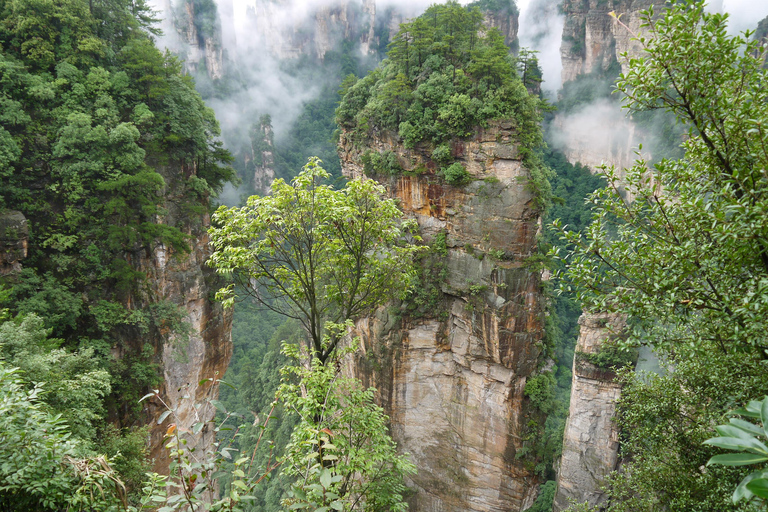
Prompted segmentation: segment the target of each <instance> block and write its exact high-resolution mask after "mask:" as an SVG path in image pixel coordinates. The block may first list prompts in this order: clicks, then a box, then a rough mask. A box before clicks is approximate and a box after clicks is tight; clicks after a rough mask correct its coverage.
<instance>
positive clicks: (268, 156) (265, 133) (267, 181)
mask: <svg viewBox="0 0 768 512" xmlns="http://www.w3.org/2000/svg"><path fill="white" fill-rule="evenodd" d="M252 137H255V138H258V139H260V140H259V141H257V140H253V139H252V140H251V147H250V150H251V151H250V155H249V154H246V155H245V166H246V168H248V166H249V163H250V162H251V161H255V160H256V156H257V152H258V156H259V160H260V161H261V164H256V165H254V170H253V190H254V191H255V192H256V193H258V194H267V193H269V189H270V187H271V186H272V182H273V181H274V179H275V156H274V153H273V147H274V144H273V140H274V133H273V131H272V125H271V124H270V123H269V121H268V120H266V119H262V120H261V122H260V123H259V128H258V132H257V133H255V134H253V135H252ZM258 142H260V143H258Z"/></svg>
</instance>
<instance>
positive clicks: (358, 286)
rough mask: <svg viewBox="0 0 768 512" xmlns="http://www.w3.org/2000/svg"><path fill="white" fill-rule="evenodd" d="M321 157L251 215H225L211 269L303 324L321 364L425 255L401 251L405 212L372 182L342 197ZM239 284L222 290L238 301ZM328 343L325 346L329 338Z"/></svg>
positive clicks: (256, 203)
mask: <svg viewBox="0 0 768 512" xmlns="http://www.w3.org/2000/svg"><path fill="white" fill-rule="evenodd" d="M328 177H329V175H328V173H326V172H325V171H324V170H323V169H322V168H321V167H320V166H319V162H318V161H317V160H316V159H313V160H310V162H309V163H308V164H307V165H306V166H305V167H304V169H303V171H302V172H301V173H300V174H299V175H298V176H297V177H296V178H295V179H294V180H293V183H292V185H289V184H287V183H285V182H284V181H282V180H276V181H275V182H274V183H273V185H272V194H271V195H270V196H266V197H258V196H253V197H251V198H250V199H249V200H248V205H247V206H245V207H243V208H225V207H221V208H220V209H219V210H218V211H217V212H216V214H215V216H214V220H215V222H217V223H218V224H219V225H220V227H216V228H212V229H211V242H212V244H213V246H214V247H215V249H216V250H215V252H214V253H213V255H212V256H211V259H210V264H211V266H213V267H214V268H216V270H217V271H218V272H220V273H224V274H232V275H234V276H235V277H236V278H237V279H239V280H240V281H241V284H242V286H243V289H247V290H248V291H249V293H251V295H252V296H253V297H254V298H255V299H256V300H257V301H259V302H260V303H261V304H262V305H264V306H265V307H267V308H270V309H273V310H274V311H277V312H280V313H282V314H285V315H286V316H288V317H290V318H294V319H296V320H297V321H299V322H300V323H301V325H302V327H303V328H304V329H306V332H308V333H309V336H310V341H311V343H312V353H313V356H315V357H319V358H320V359H321V361H325V360H326V359H328V357H329V356H330V354H331V353H332V352H333V350H334V349H335V347H336V345H337V344H338V342H339V341H340V339H341V334H342V331H337V332H332V333H330V337H329V338H325V335H326V334H327V333H329V331H328V330H327V329H326V328H325V326H326V323H327V322H330V323H331V324H339V323H343V322H345V321H346V320H348V319H353V318H357V317H358V316H359V315H361V314H363V313H365V312H367V311H370V310H371V308H374V307H376V306H378V305H380V304H381V303H382V302H383V301H384V300H385V299H386V298H387V297H388V295H390V294H391V293H393V291H394V290H397V289H398V288H400V287H401V286H402V284H403V283H407V282H409V281H410V279H411V274H412V272H413V271H412V268H411V266H410V260H411V255H412V253H413V252H414V251H415V250H416V248H415V247H414V246H412V245H410V244H407V243H402V240H401V239H402V237H403V235H404V234H405V233H404V232H403V230H402V229H401V225H400V223H401V220H400V219H401V213H400V211H399V210H398V209H397V206H395V203H394V201H392V200H390V199H385V198H384V188H383V187H382V186H381V185H378V184H376V183H375V182H374V181H372V180H368V179H355V180H352V181H350V182H349V183H348V184H347V186H346V188H344V189H342V190H339V191H335V190H333V188H332V187H330V186H328V185H321V184H320V182H321V180H323V179H327V178H328ZM232 289H233V286H230V287H229V288H228V289H224V290H222V292H221V294H222V295H223V296H225V297H226V296H228V295H230V297H229V299H228V300H229V303H231V302H232V297H231V291H232ZM324 339H328V340H329V344H328V345H324V342H323V340H324Z"/></svg>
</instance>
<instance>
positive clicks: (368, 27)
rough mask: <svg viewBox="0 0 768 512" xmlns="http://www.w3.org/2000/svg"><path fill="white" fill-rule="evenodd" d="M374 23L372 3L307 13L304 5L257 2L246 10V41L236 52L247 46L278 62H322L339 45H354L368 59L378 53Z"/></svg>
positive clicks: (347, 2) (345, 1)
mask: <svg viewBox="0 0 768 512" xmlns="http://www.w3.org/2000/svg"><path fill="white" fill-rule="evenodd" d="M377 21H378V20H377V19H376V3H375V0H362V1H359V0H358V1H355V0H341V1H339V2H338V3H327V4H324V5H319V6H316V7H314V8H311V9H309V10H308V9H307V6H306V5H305V4H300V3H294V4H292V3H276V2H272V1H269V0H259V1H257V2H255V4H254V5H253V6H252V7H251V8H249V10H248V16H247V19H246V20H245V23H244V24H243V28H242V30H243V32H244V33H248V34H250V38H248V39H250V40H249V41H247V42H244V43H243V46H242V47H239V48H238V50H239V51H241V52H243V51H245V50H247V48H246V47H245V45H250V47H252V48H264V49H266V50H267V51H268V52H269V53H270V54H271V55H272V56H273V57H276V58H278V59H294V58H298V57H300V56H302V55H306V56H311V57H315V58H318V59H322V58H324V57H325V54H326V53H327V52H329V51H331V50H333V49H336V48H337V47H338V46H339V44H340V43H341V42H342V41H356V42H357V43H358V44H359V45H360V51H361V54H362V55H369V54H372V53H375V51H377V50H378V43H379V40H378V37H377V36H376V33H375V29H376V23H377ZM241 39H244V40H245V39H246V38H245V37H243V38H241Z"/></svg>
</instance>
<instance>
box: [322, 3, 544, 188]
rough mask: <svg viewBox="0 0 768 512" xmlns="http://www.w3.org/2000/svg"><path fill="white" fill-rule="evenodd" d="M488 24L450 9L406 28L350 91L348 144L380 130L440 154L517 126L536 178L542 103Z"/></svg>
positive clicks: (340, 114) (345, 102) (344, 121)
mask: <svg viewBox="0 0 768 512" xmlns="http://www.w3.org/2000/svg"><path fill="white" fill-rule="evenodd" d="M481 21H482V14H481V12H480V10H479V8H478V7H476V6H475V7H467V8H464V7H462V6H460V5H459V4H458V3H456V2H448V3H446V4H443V5H433V6H431V7H430V8H429V9H427V11H426V12H425V13H424V14H423V15H421V16H420V17H418V18H416V19H414V20H413V21H411V22H408V23H403V24H402V25H401V26H400V30H399V32H398V33H397V35H396V36H395V38H394V39H393V40H392V42H391V43H390V45H389V51H388V54H387V59H386V60H384V61H383V62H382V64H381V65H380V66H379V67H378V68H377V69H375V70H374V71H372V72H371V73H369V74H368V75H367V76H366V77H364V78H362V79H360V80H357V81H353V80H347V81H345V83H344V84H343V86H342V100H341V102H340V104H339V107H338V109H337V110H336V120H337V122H338V123H339V126H340V127H341V129H342V131H343V132H344V134H345V137H348V139H349V140H350V141H352V142H354V143H358V144H364V143H365V141H367V140H368V138H369V137H370V136H371V134H373V133H375V132H376V131H377V130H389V131H391V132H396V133H397V134H398V135H399V137H400V138H401V139H402V141H403V144H404V145H405V146H406V147H415V146H416V145H418V144H423V145H428V146H431V147H432V149H436V148H439V147H440V145H441V144H443V143H445V142H448V141H450V140H451V139H452V138H463V137H467V136H469V135H470V134H471V133H473V132H474V131H475V129H476V127H478V126H487V124H488V122H489V121H490V120H492V119H501V118H505V119H512V120H513V121H514V122H515V129H516V131H517V135H518V138H519V142H520V145H521V153H522V154H523V156H524V158H526V159H530V161H527V162H526V163H527V164H528V167H529V169H532V170H533V171H536V169H538V168H539V165H537V164H538V161H537V160H536V158H535V152H536V151H537V150H538V149H539V147H540V145H541V130H540V128H539V122H540V120H541V119H540V118H541V116H540V107H541V103H540V100H539V99H538V98H537V97H535V96H532V95H529V93H528V91H527V90H526V88H525V86H524V85H523V83H522V81H521V79H520V78H519V77H518V75H517V71H516V69H515V65H514V61H513V58H512V57H511V56H510V55H509V48H507V46H506V45H505V44H504V38H503V37H502V35H501V33H500V32H499V31H498V30H497V29H495V28H492V29H489V30H485V29H484V28H482V23H481ZM435 156H436V157H437V158H436V159H437V160H440V161H441V163H443V164H447V163H449V159H448V158H445V157H444V156H440V155H439V154H438V155H435ZM542 190H544V189H542Z"/></svg>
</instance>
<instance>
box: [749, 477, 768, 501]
mask: <svg viewBox="0 0 768 512" xmlns="http://www.w3.org/2000/svg"><path fill="white" fill-rule="evenodd" d="M747 489H748V490H749V491H750V492H751V493H752V494H754V495H755V496H759V497H761V498H768V479H766V478H755V479H754V480H752V481H750V482H748V483H747Z"/></svg>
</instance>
